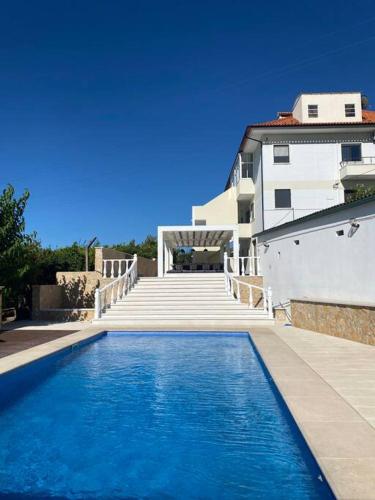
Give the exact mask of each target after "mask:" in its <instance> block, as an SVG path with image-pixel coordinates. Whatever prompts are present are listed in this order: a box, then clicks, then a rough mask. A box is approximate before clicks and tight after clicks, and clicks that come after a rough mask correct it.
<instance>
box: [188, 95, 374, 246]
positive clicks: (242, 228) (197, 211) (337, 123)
mask: <svg viewBox="0 0 375 500" xmlns="http://www.w3.org/2000/svg"><path fill="white" fill-rule="evenodd" d="M366 108H367V99H366V98H365V96H363V95H361V93H360V92H342V93H303V94H300V95H299V96H298V97H297V98H296V100H295V103H294V106H293V109H292V111H288V112H279V113H278V114H277V118H276V119H274V120H271V121H267V122H263V123H257V124H254V125H249V126H248V127H247V128H246V130H245V133H244V135H243V138H242V140H241V144H240V147H239V150H238V153H237V155H236V160H235V162H234V164H233V166H232V168H231V171H230V173H229V177H228V180H227V183H226V185H225V189H224V192H223V193H221V194H219V195H218V196H216V197H215V198H214V199H212V200H210V201H209V202H207V203H206V204H205V205H201V206H193V208H192V219H193V221H192V223H193V225H195V226H197V225H207V226H212V225H214V226H215V225H218V224H229V225H233V224H237V225H238V234H239V247H240V250H239V252H240V255H241V256H247V255H253V254H255V253H256V252H255V249H256V242H255V240H254V238H252V235H254V234H256V233H257V232H260V231H262V230H264V229H268V228H270V227H273V226H277V225H279V224H283V223H285V222H288V221H291V220H294V219H297V218H299V217H303V216H305V215H308V214H310V213H312V212H316V211H318V210H322V209H324V208H328V207H330V206H332V205H336V204H338V203H342V202H344V201H345V200H346V199H347V198H348V196H350V195H351V194H352V192H353V190H355V189H356V186H358V185H359V184H364V185H369V184H372V185H374V186H375V111H369V110H368V109H366Z"/></svg>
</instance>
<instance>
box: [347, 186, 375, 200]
mask: <svg viewBox="0 0 375 500" xmlns="http://www.w3.org/2000/svg"><path fill="white" fill-rule="evenodd" d="M374 195H375V186H369V185H365V184H357V185H356V186H355V188H354V191H353V193H350V196H349V197H348V201H355V200H360V199H361V198H367V197H368V196H374Z"/></svg>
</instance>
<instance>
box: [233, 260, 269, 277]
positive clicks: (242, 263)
mask: <svg viewBox="0 0 375 500" xmlns="http://www.w3.org/2000/svg"><path fill="white" fill-rule="evenodd" d="M226 260H227V269H228V271H229V272H233V273H234V272H236V273H237V272H238V274H239V275H240V276H261V275H262V272H261V268H260V256H248V257H238V259H237V257H226ZM237 262H238V266H236V264H237Z"/></svg>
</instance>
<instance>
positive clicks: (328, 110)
mask: <svg viewBox="0 0 375 500" xmlns="http://www.w3.org/2000/svg"><path fill="white" fill-rule="evenodd" d="M309 104H316V105H318V117H317V118H309V115H308V105H309ZM345 104H354V105H355V116H352V117H347V116H345ZM293 116H294V117H295V118H297V120H299V121H300V122H302V123H314V122H315V123H345V122H360V121H362V103H361V94H360V92H352V93H337V94H336V93H335V94H332V93H328V94H301V95H300V96H299V97H298V98H297V100H296V103H295V106H294V109H293Z"/></svg>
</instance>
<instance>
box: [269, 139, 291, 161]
mask: <svg viewBox="0 0 375 500" xmlns="http://www.w3.org/2000/svg"><path fill="white" fill-rule="evenodd" d="M280 147H282V148H288V161H275V148H280ZM272 155H273V164H274V165H289V164H290V146H289V144H274V145H273V149H272Z"/></svg>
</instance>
